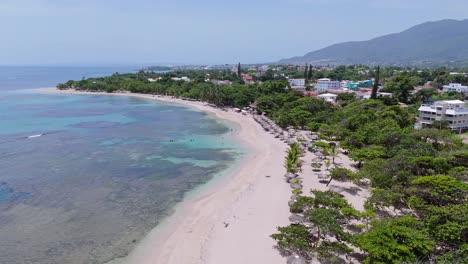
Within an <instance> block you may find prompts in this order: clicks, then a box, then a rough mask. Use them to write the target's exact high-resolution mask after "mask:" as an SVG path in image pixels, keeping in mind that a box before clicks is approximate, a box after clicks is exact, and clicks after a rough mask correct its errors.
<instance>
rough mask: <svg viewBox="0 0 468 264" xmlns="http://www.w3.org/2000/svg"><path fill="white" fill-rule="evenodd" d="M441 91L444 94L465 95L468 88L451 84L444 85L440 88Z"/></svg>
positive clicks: (458, 84)
mask: <svg viewBox="0 0 468 264" xmlns="http://www.w3.org/2000/svg"><path fill="white" fill-rule="evenodd" d="M442 88H443V89H442V90H443V91H444V92H451V91H455V92H459V93H467V92H468V86H464V85H461V84H460V83H451V84H449V85H444V86H442Z"/></svg>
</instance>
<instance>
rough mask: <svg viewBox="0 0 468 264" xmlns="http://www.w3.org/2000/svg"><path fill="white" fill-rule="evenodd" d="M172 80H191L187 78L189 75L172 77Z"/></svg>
mask: <svg viewBox="0 0 468 264" xmlns="http://www.w3.org/2000/svg"><path fill="white" fill-rule="evenodd" d="M172 80H174V81H186V82H190V81H191V80H190V78H189V77H186V76H184V77H180V78H179V77H173V78H172Z"/></svg>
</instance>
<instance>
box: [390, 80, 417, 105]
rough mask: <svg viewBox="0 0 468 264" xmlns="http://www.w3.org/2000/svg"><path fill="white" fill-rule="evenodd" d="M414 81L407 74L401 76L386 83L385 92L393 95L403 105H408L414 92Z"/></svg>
mask: <svg viewBox="0 0 468 264" xmlns="http://www.w3.org/2000/svg"><path fill="white" fill-rule="evenodd" d="M414 86H415V83H414V81H413V80H412V79H411V78H410V77H409V76H408V75H406V74H399V75H397V76H394V77H392V78H390V79H389V80H388V81H387V82H385V86H384V91H388V92H391V93H393V96H394V97H395V98H397V99H398V100H399V101H400V102H402V103H408V102H409V97H410V92H411V91H413V90H414Z"/></svg>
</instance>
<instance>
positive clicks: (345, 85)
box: [340, 80, 349, 89]
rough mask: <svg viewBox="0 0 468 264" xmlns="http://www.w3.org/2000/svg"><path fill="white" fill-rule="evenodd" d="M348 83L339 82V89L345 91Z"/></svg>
mask: <svg viewBox="0 0 468 264" xmlns="http://www.w3.org/2000/svg"><path fill="white" fill-rule="evenodd" d="M348 83H349V81H347V80H345V81H341V82H340V88H341V89H346V88H348Z"/></svg>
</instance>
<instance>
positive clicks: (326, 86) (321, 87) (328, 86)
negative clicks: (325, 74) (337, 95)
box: [314, 78, 341, 91]
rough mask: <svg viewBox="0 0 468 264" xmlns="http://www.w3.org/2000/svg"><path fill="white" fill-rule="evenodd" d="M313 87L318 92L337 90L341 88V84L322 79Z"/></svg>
mask: <svg viewBox="0 0 468 264" xmlns="http://www.w3.org/2000/svg"><path fill="white" fill-rule="evenodd" d="M314 87H315V88H316V89H317V90H318V91H326V90H338V89H340V88H341V83H340V81H332V80H330V79H328V78H322V79H318V80H317V83H316V84H315V85H314Z"/></svg>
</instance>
